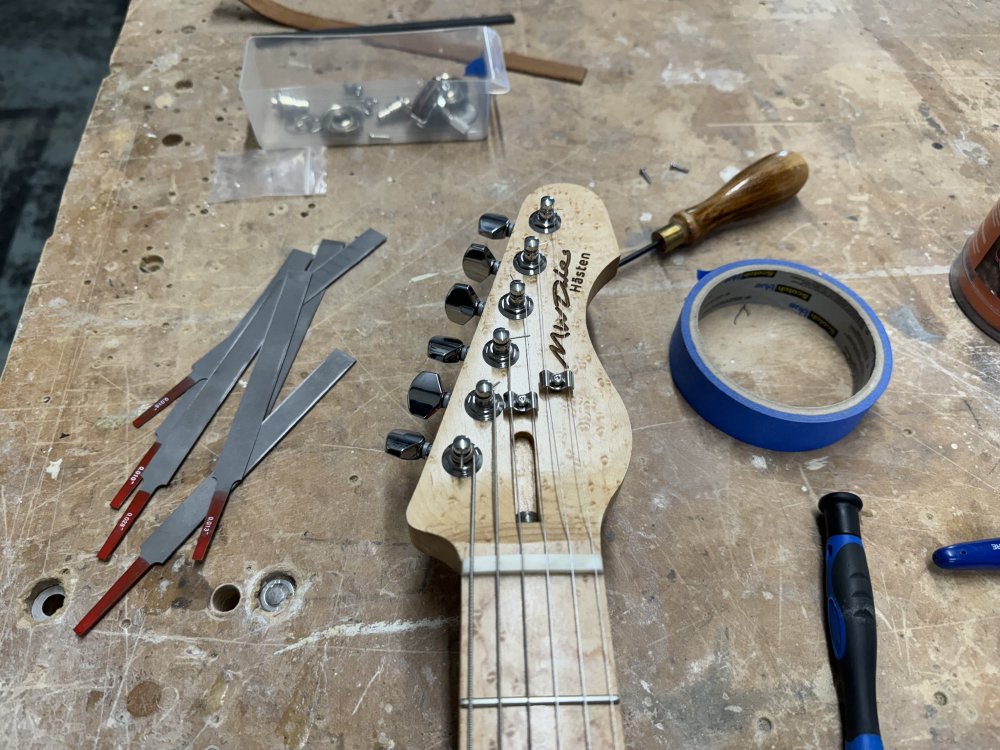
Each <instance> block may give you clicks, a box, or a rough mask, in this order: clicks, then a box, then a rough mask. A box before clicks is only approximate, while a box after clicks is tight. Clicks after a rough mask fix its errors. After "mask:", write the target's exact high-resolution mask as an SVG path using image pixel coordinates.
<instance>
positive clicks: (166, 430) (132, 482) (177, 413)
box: [111, 250, 312, 510]
mask: <svg viewBox="0 0 1000 750" xmlns="http://www.w3.org/2000/svg"><path fill="white" fill-rule="evenodd" d="M311 261H312V256H311V255H309V253H304V252H302V251H301V250H292V252H290V253H289V254H288V257H287V258H285V262H284V263H283V264H282V266H281V268H279V269H278V272H277V273H276V274H275V275H274V278H272V279H271V281H270V282H269V283H268V285H267V287H266V288H265V289H264V291H263V293H262V294H261V295H260V297H258V298H257V301H256V302H254V304H253V306H252V307H251V308H250V309H249V310H248V311H247V314H246V315H244V316H243V319H242V320H241V321H240V322H239V323H238V324H237V325H236V327H235V328H234V329H233V330H232V332H231V333H230V334H229V335H228V336H226V338H225V339H223V340H222V341H221V342H220V343H218V344H217V345H216V346H214V347H213V348H212V350H211V351H210V352H208V353H207V354H205V355H204V356H203V357H202V358H201V359H199V360H198V361H197V362H195V363H194V365H193V366H192V367H191V373H190V374H189V375H188V376H186V377H185V378H184V380H182V381H181V383H178V385H177V386H174V388H171V389H170V392H174V391H175V390H176V389H177V388H178V386H180V385H181V384H186V385H187V387H186V388H184V389H183V390H181V393H184V392H185V391H186V392H187V399H185V403H182V404H181V405H180V406H176V407H174V408H173V409H171V410H170V413H169V414H167V416H166V418H165V419H164V420H163V422H162V424H160V426H159V427H158V428H157V429H156V440H155V441H154V442H153V445H152V446H151V447H150V449H149V450H148V451H146V455H144V456H143V457H142V458H141V459H140V461H139V463H138V464H137V465H136V467H135V468H134V469H133V470H132V473H131V474H129V476H128V479H126V480H125V483H124V484H122V486H121V488H120V489H119V490H118V492H117V493H115V496H114V497H113V498H112V500H111V507H112V508H114V509H115V510H117V509H118V508H120V507H122V505H124V504H125V501H126V500H127V499H128V497H129V495H131V494H132V492H133V490H135V488H136V487H137V486H138V485H139V480H140V479H141V478H142V475H143V473H144V472H145V470H146V468H147V467H148V466H149V462H150V461H151V460H152V458H153V456H155V455H156V453H157V451H159V449H160V447H161V446H162V445H163V444H164V443H165V442H167V440H169V439H170V433H171V431H172V430H174V429H175V428H176V426H177V422H179V421H180V420H181V419H182V418H183V416H184V414H185V412H186V411H187V406H186V405H185V404H187V405H190V404H191V402H192V401H194V400H195V399H196V398H197V397H198V394H199V393H200V392H201V389H202V388H203V387H204V385H205V381H206V380H207V378H208V377H209V376H210V375H211V374H212V373H213V372H215V370H216V369H217V368H218V366H219V364H220V363H221V362H222V360H223V359H224V358H225V356H226V354H228V353H229V350H230V349H232V348H233V346H234V345H235V344H236V341H237V340H238V339H239V337H240V336H241V335H242V333H243V331H244V330H245V329H246V328H247V326H249V325H250V324H251V323H252V322H253V319H254V316H256V314H257V312H258V311H259V310H260V308H261V306H262V305H263V304H264V302H265V301H266V300H267V299H268V298H269V297H270V296H271V295H272V294H273V293H274V290H275V289H277V288H278V286H279V285H280V283H281V280H282V279H283V278H284V276H285V274H286V273H289V272H290V271H303V270H305V269H306V268H307V267H308V265H309V263H310V262H311ZM164 398H166V397H164ZM173 400H174V399H171V400H169V401H168V403H169V402H172V401H173ZM163 401H164V399H163V398H161V399H158V400H157V402H156V404H160V406H159V407H158V409H157V411H160V410H162V409H164V408H166V406H167V403H162V402H163ZM156 404H154V406H156ZM150 408H151V409H152V407H150ZM148 411H149V410H147V412H148ZM155 413H156V412H152V413H149V415H148V417H147V419H149V418H152V417H153V416H154V414H155ZM145 414H146V412H144V413H143V415H140V417H139V418H138V419H137V420H136V422H138V423H139V424H136V426H137V427H138V426H139V425H140V424H142V423H144V421H145V420H142V417H143V416H144V415H145ZM140 420H142V421H140ZM133 424H135V423H133Z"/></svg>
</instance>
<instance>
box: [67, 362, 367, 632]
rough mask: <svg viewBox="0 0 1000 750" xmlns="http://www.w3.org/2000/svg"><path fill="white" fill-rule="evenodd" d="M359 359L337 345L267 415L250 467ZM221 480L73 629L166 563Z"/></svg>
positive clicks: (192, 499)
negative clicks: (150, 571) (150, 570)
mask: <svg viewBox="0 0 1000 750" xmlns="http://www.w3.org/2000/svg"><path fill="white" fill-rule="evenodd" d="M354 363H355V360H354V358H353V357H349V356H348V355H346V354H344V353H343V352H341V351H339V350H338V351H334V352H333V353H331V354H330V356H329V357H327V359H326V361H325V362H323V364H321V365H320V366H319V367H317V368H316V369H315V370H314V371H313V372H312V373H311V374H310V375H309V376H308V377H307V378H306V379H305V380H303V381H302V382H301V383H300V384H299V386H298V387H297V388H296V389H295V390H294V391H292V392H291V393H290V394H289V395H288V397H287V398H286V399H285V400H284V401H283V402H282V403H281V404H280V405H279V406H278V407H277V408H276V409H275V410H274V411H273V412H272V413H271V415H270V416H269V417H268V418H267V419H266V420H264V424H263V425H261V429H260V434H259V435H258V436H257V441H256V442H255V443H254V448H253V455H252V457H251V459H250V466H249V468H248V471H247V473H248V474H249V473H250V471H252V470H253V468H254V467H255V466H256V465H257V464H259V463H260V462H261V460H262V459H263V458H264V456H266V455H267V454H268V453H269V452H270V451H271V449H273V448H274V446H276V445H277V444H278V443H279V442H280V441H281V439H282V438H283V437H284V436H285V435H287V434H288V433H289V431H291V429H292V428H293V427H294V426H295V425H296V424H298V422H299V420H301V419H302V417H304V416H305V415H306V414H307V413H308V412H309V410H310V409H312V407H313V406H315V405H316V403H318V402H319V400H320V399H321V398H323V396H324V395H326V393H327V391H329V390H330V389H331V388H332V387H333V386H334V385H335V384H336V383H337V382H338V381H339V380H340V379H341V378H342V377H343V376H344V375H345V374H346V373H347V371H348V370H350V369H351V367H353V366H354ZM214 489H215V480H214V479H213V478H212V477H206V478H205V479H204V480H203V481H202V483H201V484H200V485H198V487H197V488H196V489H195V490H194V492H192V493H191V494H190V495H189V496H188V497H187V499H186V500H185V501H184V502H182V503H181V504H180V505H179V506H178V507H177V508H176V509H175V510H174V511H173V512H172V513H171V514H170V515H169V516H167V518H166V520H164V522H163V523H162V524H160V526H159V527H158V528H157V529H156V531H154V532H153V533H152V534H150V535H149V537H148V538H147V539H146V541H144V542H143V543H142V545H141V546H140V547H139V557H137V558H136V559H135V561H134V562H133V563H132V564H131V565H130V566H129V567H128V569H127V570H126V571H125V573H124V574H122V576H121V577H119V579H118V580H117V581H115V583H114V584H113V585H112V586H111V588H110V589H108V591H107V592H106V593H105V594H104V596H102V597H101V599H100V601H98V602H97V604H95V605H94V607H93V608H91V610H90V611H89V612H88V613H87V614H86V615H85V616H84V617H83V619H82V620H80V622H79V623H78V624H77V626H76V627H75V628H73V630H74V631H75V632H76V634H77V635H80V636H82V635H86V633H87V632H88V631H89V630H90V629H91V628H93V627H94V625H96V624H97V623H98V622H100V620H101V618H103V617H104V615H106V614H107V613H108V611H109V610H110V609H111V608H112V607H113V606H114V605H115V604H116V603H117V602H118V601H119V600H120V599H121V598H122V597H123V596H124V595H125V594H126V593H127V592H128V590H129V589H131V588H132V586H134V585H135V584H136V583H137V582H138V581H139V579H141V578H142V576H143V575H144V574H145V573H146V571H148V570H149V568H150V567H152V566H153V565H162V564H164V563H165V562H166V561H167V560H169V559H170V557H171V555H173V554H174V552H176V551H177V550H178V549H179V548H180V546H181V545H182V544H184V542H185V541H186V540H187V539H188V537H190V536H191V534H193V533H194V532H195V531H196V530H197V529H198V528H199V527H200V526H201V523H202V521H203V520H204V518H205V516H206V514H207V513H208V507H209V505H210V504H211V502H212V493H213V491H214Z"/></svg>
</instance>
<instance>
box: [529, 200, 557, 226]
mask: <svg viewBox="0 0 1000 750" xmlns="http://www.w3.org/2000/svg"><path fill="white" fill-rule="evenodd" d="M528 223H529V224H530V225H531V228H532V229H534V230H535V231H536V232H538V233H539V234H552V233H553V232H554V231H556V230H557V229H558V228H559V227H560V226H561V225H562V219H561V218H560V216H559V214H557V213H556V199H555V198H553V197H552V196H551V195H543V196H542V199H541V201H539V204H538V210H537V211H535V212H534V213H533V214H531V216H530V217H528Z"/></svg>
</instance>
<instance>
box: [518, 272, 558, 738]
mask: <svg viewBox="0 0 1000 750" xmlns="http://www.w3.org/2000/svg"><path fill="white" fill-rule="evenodd" d="M529 278H533V279H534V280H535V297H536V298H537V301H538V312H539V315H541V314H542V307H543V305H542V299H541V290H542V288H543V287H542V284H541V279H540V278H539V276H538V275H536V276H534V277H529ZM522 327H523V328H524V331H525V335H524V339H525V344H524V367H525V370H526V371H527V374H528V393H529V394H530V393H531V392H532V391H531V387H532V383H534V382H535V380H536V378H533V377H532V374H531V361H530V357H531V353H530V351H529V347H528V339H530V338H531V335H530V334H529V333H528V332H527V330H528V324H527V322H524V323H522ZM541 330H542V331H543V333H544V331H545V325H544V321H543V322H542V327H541ZM539 342H540V343H539V346H540V347H544V346H545V339H544V337H542V338H539ZM543 363H544V358H543ZM546 411H547V410H546ZM529 415H530V420H531V434H532V436H535V435H537V434H538V423H537V419H536V415H535V412H534V410H532V411H530V412H529ZM537 445H538V444H537V442H535V443H534V444H533V446H532V452H533V453H534V455H535V461H534V464H535V476H534V477H532V479H533V480H534V483H535V488H536V492H537V498H536V499H537V502H538V508H537V512H538V525H539V531H540V532H541V537H542V554H543V555H548V554H549V541H548V532H547V531H546V529H545V524H546V519H547V518H548V514H547V513H544V512H543V510H544V507H545V502H544V500H545V497H544V491H543V484H542V470H541V460H540V457H539V453H538V451H537V450H536V448H537ZM554 468H555V469H556V472H555V473H556V475H557V477H558V466H555V467H554ZM556 484H557V485H558V481H557V483H556ZM558 504H559V496H558V491H557V493H556V505H557V506H558ZM544 568H545V612H546V618H547V620H548V628H549V661H550V664H551V670H552V694H553V695H554V696H556V697H559V696H560V692H559V670H558V668H557V665H556V652H555V628H554V627H553V624H552V598H551V585H552V579H551V572H550V571H549V566H548V565H545V566H544ZM525 652H526V653H525V657H526V658H527V641H525ZM554 708H555V710H554V715H555V732H556V749H557V750H558V749H559V748H560V747H561V746H562V740H561V736H562V732H561V727H560V714H559V712H560V711H561V710H562V706H561V705H560V703H559V701H558V700H557V701H556V704H555V707H554Z"/></svg>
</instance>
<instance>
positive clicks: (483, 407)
mask: <svg viewBox="0 0 1000 750" xmlns="http://www.w3.org/2000/svg"><path fill="white" fill-rule="evenodd" d="M501 411H503V401H502V400H501V399H499V398H498V397H497V395H496V393H495V392H494V390H493V383H491V382H490V381H488V380H480V381H479V382H478V383H476V387H475V388H474V389H473V390H472V391H470V392H469V395H468V396H466V397H465V413H466V414H468V415H469V416H470V417H472V418H473V419H475V420H476V421H478V422H492V421H493V419H495V418H496V416H497V414H499V413H500V412H501Z"/></svg>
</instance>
